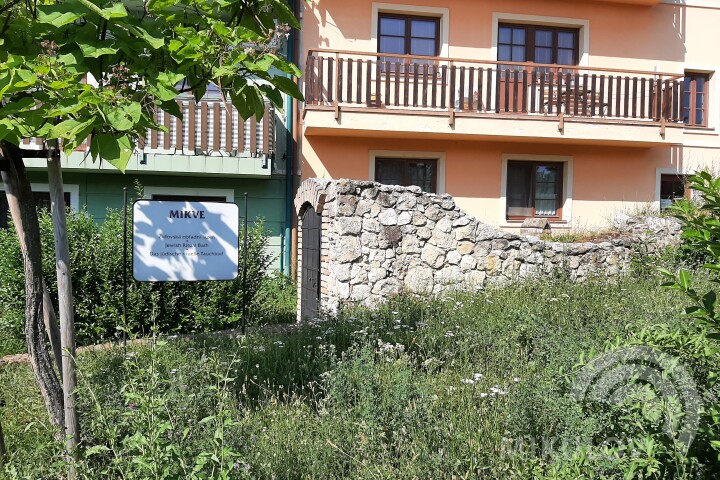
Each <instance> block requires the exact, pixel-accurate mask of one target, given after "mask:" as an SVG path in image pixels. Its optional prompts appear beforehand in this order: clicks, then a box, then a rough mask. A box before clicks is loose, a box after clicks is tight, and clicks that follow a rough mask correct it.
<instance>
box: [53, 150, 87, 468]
mask: <svg viewBox="0 0 720 480" xmlns="http://www.w3.org/2000/svg"><path fill="white" fill-rule="evenodd" d="M49 152H51V153H50V155H48V159H47V161H48V183H49V184H50V202H51V207H52V217H53V235H54V237H55V270H56V271H57V284H58V305H59V312H58V313H59V314H60V343H61V345H62V379H63V400H64V404H65V439H66V446H67V451H68V453H69V454H70V455H73V456H74V455H75V453H76V449H77V446H78V443H80V430H79V428H78V418H77V412H76V409H75V404H76V399H77V394H76V392H75V388H76V386H77V381H76V377H75V316H74V314H73V295H72V281H71V278H70V247H69V246H68V237H67V219H66V216H65V201H64V197H65V195H64V194H63V181H62V170H61V168H60V151H59V150H58V149H57V148H54V149H50V150H49ZM71 476H73V474H72V472H71Z"/></svg>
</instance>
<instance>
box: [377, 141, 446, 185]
mask: <svg viewBox="0 0 720 480" xmlns="http://www.w3.org/2000/svg"><path fill="white" fill-rule="evenodd" d="M378 157H380V158H399V159H406V158H411V159H412V158H417V159H428V160H436V161H437V182H436V192H435V193H436V194H438V195H441V194H443V193H445V152H417V151H406V150H370V172H369V180H370V181H371V182H374V181H375V159H376V158H378Z"/></svg>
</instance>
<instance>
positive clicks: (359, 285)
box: [295, 179, 680, 318]
mask: <svg viewBox="0 0 720 480" xmlns="http://www.w3.org/2000/svg"><path fill="white" fill-rule="evenodd" d="M295 206H296V209H297V213H298V215H299V219H300V229H299V230H302V223H301V222H302V214H303V212H304V210H305V209H306V208H307V207H308V206H312V207H313V208H315V210H316V211H317V212H319V213H320V214H321V215H322V217H323V218H322V228H323V231H322V245H321V271H322V279H321V292H320V306H321V308H322V309H324V310H326V311H334V310H336V309H337V308H338V307H339V306H340V305H341V304H345V303H356V304H363V305H369V306H372V305H376V304H377V302H379V301H381V300H383V299H384V298H385V297H387V296H388V295H394V294H397V293H400V292H403V291H412V292H426V293H439V292H442V291H444V290H447V289H453V288H478V287H482V286H483V285H486V284H488V283H493V282H505V281H513V280H519V279H523V278H527V277H530V276H533V275H538V274H547V273H549V272H552V271H554V270H556V269H559V268H562V269H565V270H566V271H567V272H568V273H569V275H570V276H571V278H575V279H582V278H584V277H587V276H588V275H592V274H600V275H608V276H614V275H618V274H620V273H621V272H623V271H625V270H626V269H627V268H628V265H629V261H630V258H631V256H632V255H633V254H636V253H638V252H639V253H640V254H653V253H654V252H657V251H658V250H660V249H663V248H665V247H667V246H668V245H672V244H677V243H678V242H679V239H680V225H679V223H678V222H677V221H676V220H675V219H672V218H653V217H645V218H631V217H626V216H620V217H618V221H617V223H616V228H618V229H622V231H623V232H624V235H623V236H622V238H620V239H617V240H613V241H607V242H602V243H575V244H570V243H559V242H549V241H543V240H540V239H539V238H537V237H532V236H520V235H515V234H512V233H508V232H505V231H501V230H499V229H497V228H494V227H491V226H488V225H486V224H483V223H481V222H479V221H477V220H476V219H475V218H473V217H471V216H469V215H467V214H466V213H465V212H463V211H462V210H461V209H460V208H458V207H457V206H456V205H455V202H454V200H453V198H452V197H451V196H450V195H433V194H427V193H424V192H422V191H421V190H420V188H418V187H397V186H388V185H381V184H378V183H373V182H365V181H352V180H332V181H331V180H320V179H309V180H306V181H305V182H303V184H302V185H301V187H300V189H299V191H298V194H297V197H296V200H295ZM299 241H300V244H301V245H300V248H299V251H302V235H300V236H299ZM298 266H299V268H298V280H299V283H301V282H302V257H301V258H300V259H299V265H298ZM300 289H301V285H300V286H299V289H298V291H299V292H300ZM298 305H300V302H298ZM299 318H300V317H299Z"/></svg>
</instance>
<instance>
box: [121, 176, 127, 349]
mask: <svg viewBox="0 0 720 480" xmlns="http://www.w3.org/2000/svg"><path fill="white" fill-rule="evenodd" d="M127 207H128V190H127V187H124V188H123V258H122V262H123V264H122V270H123V334H122V336H123V348H124V349H126V348H127V329H128V319H127V295H128V284H127V254H128V253H127V244H128V238H127V237H128V233H127V219H128V209H127Z"/></svg>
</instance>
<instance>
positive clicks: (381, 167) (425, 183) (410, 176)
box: [375, 157, 438, 193]
mask: <svg viewBox="0 0 720 480" xmlns="http://www.w3.org/2000/svg"><path fill="white" fill-rule="evenodd" d="M437 163H438V161H437V160H435V159H416V158H379V157H378V158H375V181H376V182H380V183H384V184H386V185H402V186H404V187H409V186H411V185H416V186H418V187H420V188H421V189H422V190H423V191H425V192H428V193H436V192H437V176H438V175H437Z"/></svg>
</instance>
